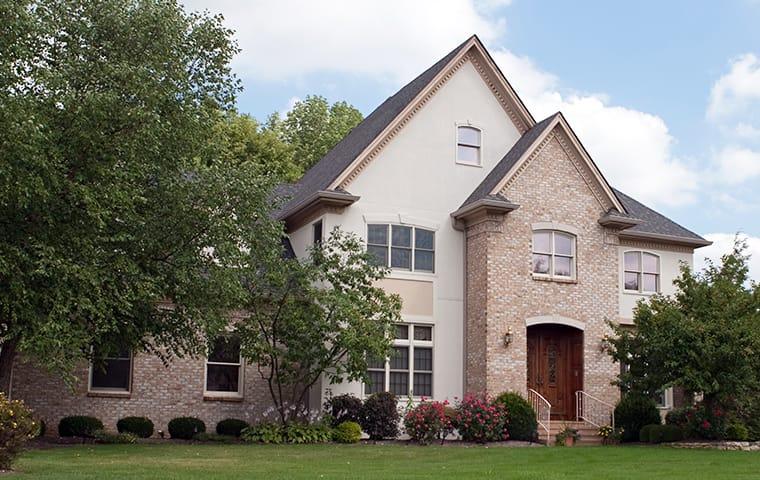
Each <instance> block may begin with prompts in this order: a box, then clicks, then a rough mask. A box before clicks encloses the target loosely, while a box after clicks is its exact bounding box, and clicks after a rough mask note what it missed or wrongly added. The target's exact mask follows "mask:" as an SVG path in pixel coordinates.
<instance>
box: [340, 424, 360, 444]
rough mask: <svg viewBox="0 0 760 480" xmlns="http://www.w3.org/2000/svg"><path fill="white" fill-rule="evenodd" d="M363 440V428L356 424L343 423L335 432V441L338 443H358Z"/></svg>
mask: <svg viewBox="0 0 760 480" xmlns="http://www.w3.org/2000/svg"><path fill="white" fill-rule="evenodd" d="M361 438H362V427H361V425H359V424H358V423H356V422H343V423H341V424H340V425H338V426H337V427H335V430H333V440H335V441H336V442H338V443H358V442H359V440H361Z"/></svg>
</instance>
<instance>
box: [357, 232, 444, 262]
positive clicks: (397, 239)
mask: <svg viewBox="0 0 760 480" xmlns="http://www.w3.org/2000/svg"><path fill="white" fill-rule="evenodd" d="M367 251H368V252H369V253H371V254H372V255H373V256H374V257H375V261H376V262H377V263H378V264H380V265H384V266H386V267H390V268H396V269H401V270H409V271H416V272H429V273H433V272H434V271H435V232H433V231H432V230H426V229H424V228H419V227H410V226H406V225H391V224H387V223H381V224H369V225H367Z"/></svg>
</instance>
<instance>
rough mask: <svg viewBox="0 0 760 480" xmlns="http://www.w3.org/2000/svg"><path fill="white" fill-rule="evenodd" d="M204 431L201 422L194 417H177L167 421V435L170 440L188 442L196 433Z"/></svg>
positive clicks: (204, 427)
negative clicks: (175, 439) (169, 436)
mask: <svg viewBox="0 0 760 480" xmlns="http://www.w3.org/2000/svg"><path fill="white" fill-rule="evenodd" d="M205 431H206V424H205V423H203V420H201V419H199V418H195V417H177V418H174V419H172V420H170V421H169V435H171V437H172V438H179V439H182V440H190V439H192V438H193V437H194V436H195V435H197V434H198V433H203V432H205Z"/></svg>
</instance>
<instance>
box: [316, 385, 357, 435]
mask: <svg viewBox="0 0 760 480" xmlns="http://www.w3.org/2000/svg"><path fill="white" fill-rule="evenodd" d="M322 408H323V409H324V411H325V413H327V414H328V415H330V416H331V417H332V424H333V426H334V427H335V426H338V425H340V424H341V423H343V422H355V423H359V416H360V415H361V412H362V401H361V400H360V399H358V398H356V397H354V396H353V395H351V394H348V393H347V394H345V395H337V396H335V397H330V398H328V399H327V400H326V401H325V403H324V405H323V406H322Z"/></svg>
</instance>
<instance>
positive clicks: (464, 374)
mask: <svg viewBox="0 0 760 480" xmlns="http://www.w3.org/2000/svg"><path fill="white" fill-rule="evenodd" d="M462 255H463V258H462V264H463V266H464V271H463V272H462V275H463V276H464V278H463V281H462V396H463V397H464V395H465V394H466V393H467V392H466V388H467V272H468V269H467V267H468V264H467V228H466V227H465V228H463V229H462Z"/></svg>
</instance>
